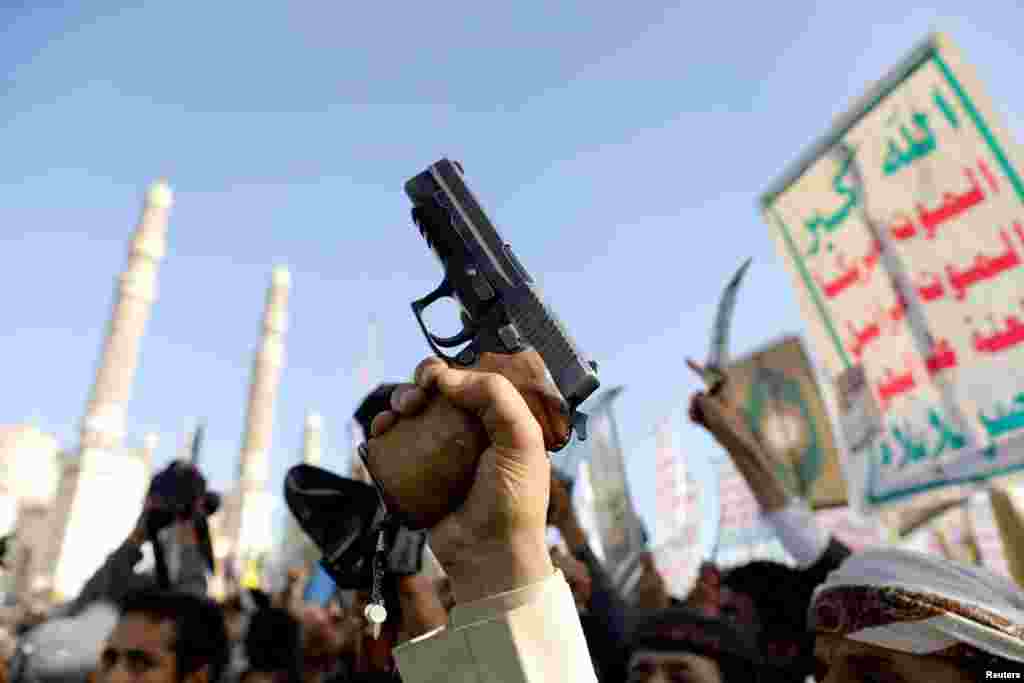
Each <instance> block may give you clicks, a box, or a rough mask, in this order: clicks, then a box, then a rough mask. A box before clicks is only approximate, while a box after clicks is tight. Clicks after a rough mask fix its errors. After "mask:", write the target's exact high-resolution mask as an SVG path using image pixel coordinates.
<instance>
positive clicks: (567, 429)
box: [473, 349, 573, 452]
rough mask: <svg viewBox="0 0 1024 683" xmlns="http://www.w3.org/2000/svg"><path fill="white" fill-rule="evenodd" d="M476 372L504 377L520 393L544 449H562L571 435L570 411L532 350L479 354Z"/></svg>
mask: <svg viewBox="0 0 1024 683" xmlns="http://www.w3.org/2000/svg"><path fill="white" fill-rule="evenodd" d="M473 369H475V370H481V371H483V372H494V373H497V374H499V375H503V376H504V377H505V378H506V379H507V380H508V381H510V382H512V384H513V386H515V388H516V389H518V390H519V393H520V395H521V396H522V397H523V400H525V401H526V405H527V407H529V409H530V412H531V413H533V417H534V418H535V419H536V420H537V422H538V423H539V424H540V428H541V431H542V432H543V433H544V447H545V448H547V450H549V451H552V452H557V451H560V450H562V448H564V447H565V445H566V444H567V443H569V437H570V436H572V426H573V419H572V411H571V410H570V409H569V404H568V403H566V402H565V400H564V399H563V398H562V395H561V394H559V393H558V389H557V388H556V387H555V385H554V383H553V382H552V381H551V379H550V378H549V375H548V372H547V369H546V368H545V367H544V361H543V360H542V359H541V357H540V354H539V353H537V351H535V350H534V349H526V350H525V351H519V352H517V353H488V352H484V353H481V354H480V357H479V359H478V360H477V362H476V365H474V366H473Z"/></svg>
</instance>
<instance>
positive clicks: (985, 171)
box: [978, 159, 999, 194]
mask: <svg viewBox="0 0 1024 683" xmlns="http://www.w3.org/2000/svg"><path fill="white" fill-rule="evenodd" d="M978 168H980V169H981V175H983V176H985V180H986V181H987V182H988V186H989V187H991V188H992V194H999V185H998V183H996V177H995V176H994V175H992V170H991V169H989V167H988V164H987V163H985V160H984V159H978Z"/></svg>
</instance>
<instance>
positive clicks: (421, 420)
mask: <svg viewBox="0 0 1024 683" xmlns="http://www.w3.org/2000/svg"><path fill="white" fill-rule="evenodd" d="M489 445H490V439H489V438H488V437H487V432H486V431H485V430H484V426H483V423H481V422H480V420H479V419H478V418H477V417H476V416H474V415H471V414H469V413H466V412H464V411H462V410H459V409H458V408H456V407H455V406H454V405H452V404H451V403H450V402H449V401H448V399H446V398H444V397H443V396H436V397H434V399H433V400H432V401H431V402H430V404H429V405H428V406H427V408H426V410H424V411H423V412H422V413H420V414H419V415H415V416H413V417H403V418H402V419H400V420H399V421H398V422H397V423H396V424H395V425H394V426H393V427H391V429H389V430H388V431H386V432H385V433H384V434H382V435H380V436H377V437H374V438H372V439H370V440H369V441H368V442H367V444H366V449H367V454H366V460H367V463H366V465H367V468H368V469H369V471H370V475H371V476H372V477H373V479H374V481H376V482H377V483H378V484H379V485H380V488H381V492H382V495H383V498H384V503H385V505H387V508H388V511H389V512H394V513H395V514H396V515H397V516H398V517H399V518H400V519H401V520H402V521H403V522H404V523H405V524H406V525H407V526H408V527H409V528H410V529H413V530H416V529H431V528H433V527H434V526H436V525H437V523H438V522H440V521H441V520H442V519H444V518H445V517H446V516H447V515H448V514H449V513H451V512H452V511H454V510H457V509H458V508H459V506H460V505H462V501H464V500H465V499H466V496H467V495H468V494H469V489H470V487H471V486H472V485H473V479H474V477H475V475H476V466H477V461H478V460H479V458H480V454H481V453H483V452H484V451H485V450H486V449H487V447H488V446H489Z"/></svg>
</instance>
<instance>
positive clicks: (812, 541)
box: [763, 498, 830, 569]
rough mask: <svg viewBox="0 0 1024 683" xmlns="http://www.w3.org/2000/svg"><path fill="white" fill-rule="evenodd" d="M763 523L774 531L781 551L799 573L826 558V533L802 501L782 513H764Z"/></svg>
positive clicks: (793, 502)
mask: <svg viewBox="0 0 1024 683" xmlns="http://www.w3.org/2000/svg"><path fill="white" fill-rule="evenodd" d="M763 519H764V521H765V522H766V523H767V524H768V525H769V526H771V527H772V529H774V530H775V534H776V535H777V536H778V537H779V540H780V541H781V542H782V547H783V548H785V549H786V552H788V553H789V554H790V555H792V556H793V559H794V560H796V564H797V567H799V568H800V569H807V568H808V567H811V566H813V565H814V564H815V563H816V562H817V561H818V560H820V559H821V556H822V555H824V554H825V550H826V549H827V548H828V543H829V539H830V536H829V533H828V531H826V530H825V529H824V528H822V526H821V525H820V524H819V523H818V520H817V519H816V518H815V517H814V513H813V512H811V510H810V508H808V507H807V504H806V503H804V501H803V500H801V499H799V498H795V499H793V500H791V501H790V502H789V504H788V505H786V507H784V508H782V509H781V510H772V511H771V512H766V513H764V515H763Z"/></svg>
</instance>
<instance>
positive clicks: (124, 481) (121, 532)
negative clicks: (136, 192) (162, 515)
mask: <svg viewBox="0 0 1024 683" xmlns="http://www.w3.org/2000/svg"><path fill="white" fill-rule="evenodd" d="M172 200H173V197H172V194H171V189H170V187H168V185H167V183H166V182H164V181H162V180H161V181H158V182H156V183H154V184H153V185H151V186H150V187H149V189H148V190H147V191H146V196H145V203H144V205H143V208H142V216H141V218H140V219H139V224H138V227H137V229H136V230H135V234H134V236H133V237H132V240H131V246H130V247H129V250H128V265H127V267H126V268H125V270H124V273H122V274H121V277H120V278H119V281H118V286H117V290H116V293H115V300H114V311H113V314H112V315H111V318H110V322H109V325H108V327H107V337H106V340H105V342H104V344H103V350H102V353H101V356H100V362H99V367H98V369H97V371H96V381H95V383H94V384H93V388H92V393H91V394H90V396H89V402H88V404H87V407H86V412H85V418H84V419H83V421H82V425H81V444H80V449H79V457H78V461H77V463H76V467H75V470H74V471H75V474H74V476H71V477H69V479H68V481H67V482H66V489H67V491H66V493H65V494H64V495H65V496H66V498H67V502H66V503H62V504H60V505H59V506H58V509H57V510H56V511H55V512H56V514H55V516H54V519H53V527H52V530H51V534H52V537H53V538H54V539H55V547H56V552H55V558H54V560H55V561H54V568H53V570H54V588H55V589H56V591H57V592H58V593H59V594H62V595H64V596H72V595H75V594H77V592H78V591H79V590H80V589H81V587H82V584H83V583H84V582H85V580H86V579H87V578H88V577H89V575H90V574H91V573H92V572H93V571H94V570H95V568H96V567H98V566H99V565H100V564H102V562H103V559H104V558H105V557H106V555H107V553H109V552H110V550H111V549H112V548H116V547H117V546H118V545H119V544H120V543H121V542H122V541H123V540H124V538H125V536H127V535H128V532H129V531H130V530H131V528H132V526H133V525H134V524H135V519H136V518H137V517H138V514H139V510H140V509H141V506H142V501H143V498H144V497H145V492H146V488H147V486H148V483H149V482H148V476H147V475H148V473H147V472H146V471H145V470H146V468H145V467H144V466H143V463H142V459H141V458H138V457H123V454H122V453H121V452H120V450H121V445H122V441H123V440H124V432H125V407H126V404H127V402H128V399H129V398H130V396H131V389H132V382H133V380H134V378H135V369H136V366H137V365H138V360H139V344H140V342H141V340H142V334H143V332H144V331H145V328H146V323H147V321H148V320H149V315H150V310H151V308H152V306H153V302H154V301H156V297H157V270H158V268H159V265H160V262H161V261H162V260H163V257H164V253H165V251H166V245H167V219H168V215H169V213H170V209H171V204H172ZM62 486H65V485H64V484H62ZM111 491H115V492H117V495H116V496H114V497H111Z"/></svg>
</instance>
